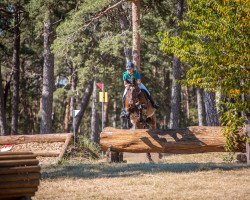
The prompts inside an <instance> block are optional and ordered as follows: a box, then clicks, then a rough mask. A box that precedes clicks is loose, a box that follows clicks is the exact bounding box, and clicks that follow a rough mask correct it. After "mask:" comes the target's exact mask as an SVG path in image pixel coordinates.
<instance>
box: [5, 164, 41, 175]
mask: <svg viewBox="0 0 250 200" xmlns="http://www.w3.org/2000/svg"><path fill="white" fill-rule="evenodd" d="M40 171H41V167H40V166H35V165H34V166H21V167H1V168H0V174H21V173H32V172H40Z"/></svg>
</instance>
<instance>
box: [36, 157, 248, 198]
mask: <svg viewBox="0 0 250 200" xmlns="http://www.w3.org/2000/svg"><path fill="white" fill-rule="evenodd" d="M224 156H225V154H224V153H207V154H195V155H165V156H164V159H163V160H162V161H160V163H153V164H151V163H143V160H144V158H143V157H144V154H126V155H125V158H126V159H127V160H128V162H129V163H120V164H108V163H104V162H100V161H99V162H85V163H80V162H77V161H75V162H72V161H71V160H69V161H65V162H64V163H63V164H62V165H59V166H48V167H45V168H43V172H42V181H41V184H40V187H39V190H38V192H37V193H36V196H35V197H34V199H53V200H55V199H190V200H192V199H240V200H244V199H246V200H247V199H250V185H249V180H250V168H249V167H246V166H245V165H242V164H236V163H226V162H224V161H223V158H224ZM138 160H139V162H142V163H138V162H136V161H138Z"/></svg>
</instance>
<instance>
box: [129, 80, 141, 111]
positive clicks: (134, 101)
mask: <svg viewBox="0 0 250 200" xmlns="http://www.w3.org/2000/svg"><path fill="white" fill-rule="evenodd" d="M127 98H128V111H129V112H138V111H139V110H140V109H142V108H144V107H143V105H145V96H144V94H143V92H142V91H141V90H140V88H139V87H138V84H137V82H136V80H135V78H134V77H133V76H132V77H131V84H130V88H129V89H128V93H127Z"/></svg>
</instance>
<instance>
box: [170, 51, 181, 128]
mask: <svg viewBox="0 0 250 200" xmlns="http://www.w3.org/2000/svg"><path fill="white" fill-rule="evenodd" d="M180 79H181V67H180V59H179V58H177V57H175V56H174V60H173V81H172V93H171V112H170V128H179V126H180V111H181V85H180V83H179V82H178V81H179V80H180Z"/></svg>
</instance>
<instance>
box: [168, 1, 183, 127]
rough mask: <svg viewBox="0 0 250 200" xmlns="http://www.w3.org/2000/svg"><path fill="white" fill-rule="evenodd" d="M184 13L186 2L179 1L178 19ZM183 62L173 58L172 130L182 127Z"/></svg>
mask: <svg viewBox="0 0 250 200" xmlns="http://www.w3.org/2000/svg"><path fill="white" fill-rule="evenodd" d="M183 12H184V0H178V2H177V12H176V17H177V19H178V20H182V15H183ZM175 34H176V35H178V26H177V25H176V32H175ZM180 79H181V62H180V59H179V58H177V57H176V56H174V58H173V82H172V94H171V113H170V128H179V126H180V111H181V85H180V83H179V80H180Z"/></svg>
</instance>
